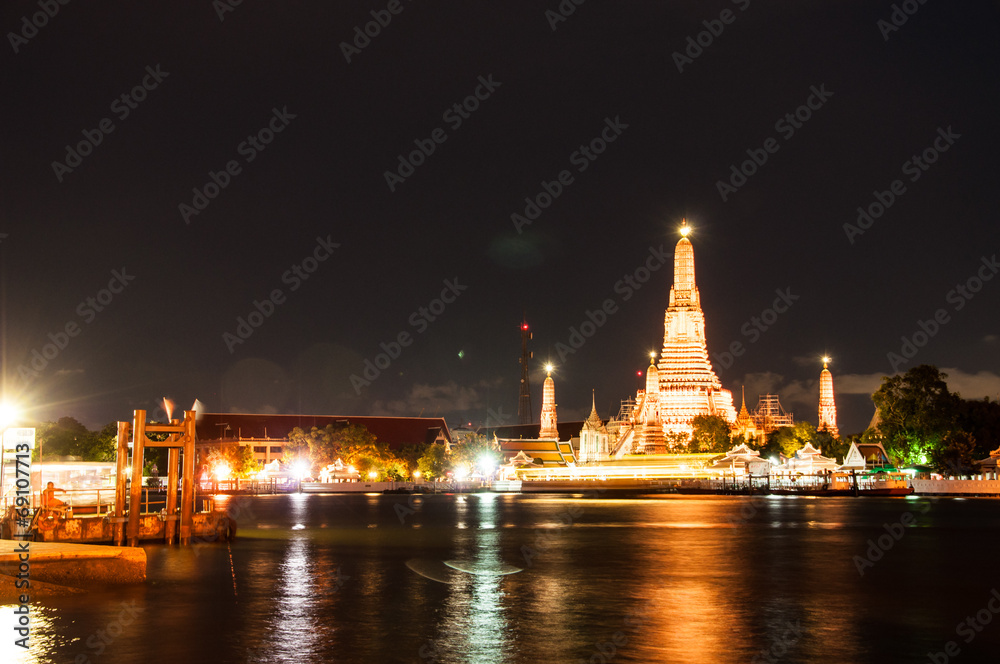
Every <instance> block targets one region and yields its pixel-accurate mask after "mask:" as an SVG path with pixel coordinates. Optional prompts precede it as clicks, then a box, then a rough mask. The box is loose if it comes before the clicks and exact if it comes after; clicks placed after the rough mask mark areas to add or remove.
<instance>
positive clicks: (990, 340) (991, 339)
mask: <svg viewBox="0 0 1000 664" xmlns="http://www.w3.org/2000/svg"><path fill="white" fill-rule="evenodd" d="M997 339H1000V337H998V336H997V335H995V334H987V335H986V336H985V337H983V341H985V342H986V343H988V344H991V343H993V342H994V341H996V340H997Z"/></svg>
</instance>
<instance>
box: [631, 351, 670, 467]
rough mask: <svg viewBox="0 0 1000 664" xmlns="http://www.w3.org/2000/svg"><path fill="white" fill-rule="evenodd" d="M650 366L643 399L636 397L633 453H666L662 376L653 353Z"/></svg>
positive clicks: (647, 371)
mask: <svg viewBox="0 0 1000 664" xmlns="http://www.w3.org/2000/svg"><path fill="white" fill-rule="evenodd" d="M651 355H652V357H651V358H650V360H649V368H647V369H646V390H645V392H643V393H642V396H641V400H640V399H636V409H637V411H638V412H637V413H636V419H635V427H636V435H635V444H634V445H633V454H666V452H667V445H666V437H665V436H664V435H663V421H662V420H661V418H660V408H661V404H660V389H659V386H660V376H659V371H658V370H657V369H656V365H655V364H654V363H653V359H654V358H655V357H656V353H651Z"/></svg>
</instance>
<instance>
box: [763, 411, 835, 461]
mask: <svg viewBox="0 0 1000 664" xmlns="http://www.w3.org/2000/svg"><path fill="white" fill-rule="evenodd" d="M827 435H829V434H827ZM831 438H832V437H831ZM806 443H812V444H813V447H817V444H816V443H817V435H816V427H814V426H813V425H812V424H811V423H809V422H807V421H805V420H802V421H799V422H796V423H795V424H793V425H792V426H790V427H779V428H777V429H775V430H774V431H772V432H771V433H769V434H768V435H767V444H766V445H765V446H764V448H763V449H762V450H761V456H764V457H767V456H772V455H773V456H777V455H778V454H784V455H785V456H786V457H790V456H792V455H793V454H795V452H796V451H797V450H799V449H801V448H802V447H804V446H805V445H806Z"/></svg>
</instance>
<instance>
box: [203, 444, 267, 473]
mask: <svg viewBox="0 0 1000 664" xmlns="http://www.w3.org/2000/svg"><path fill="white" fill-rule="evenodd" d="M205 461H206V463H207V464H208V467H209V469H210V471H212V472H214V469H215V467H216V466H218V465H220V464H223V463H224V464H226V465H228V466H229V474H230V475H232V476H233V477H238V478H241V479H246V478H248V477H254V476H255V475H256V474H257V473H258V472H260V464H258V463H257V460H256V459H255V458H254V455H253V448H251V447H247V446H244V445H225V446H219V447H212V448H210V449H209V450H208V454H207V455H206V456H205Z"/></svg>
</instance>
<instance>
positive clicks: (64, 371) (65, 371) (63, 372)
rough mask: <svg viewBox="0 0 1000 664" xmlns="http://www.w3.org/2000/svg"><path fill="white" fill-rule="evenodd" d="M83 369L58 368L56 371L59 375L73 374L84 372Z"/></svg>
mask: <svg viewBox="0 0 1000 664" xmlns="http://www.w3.org/2000/svg"><path fill="white" fill-rule="evenodd" d="M82 373H83V369H58V370H57V371H56V375H57V376H73V375H75V374H82Z"/></svg>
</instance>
